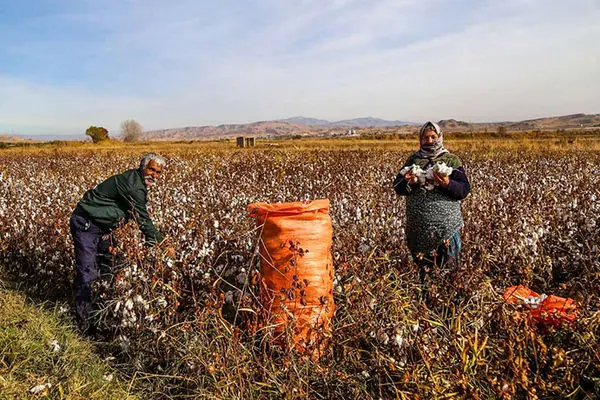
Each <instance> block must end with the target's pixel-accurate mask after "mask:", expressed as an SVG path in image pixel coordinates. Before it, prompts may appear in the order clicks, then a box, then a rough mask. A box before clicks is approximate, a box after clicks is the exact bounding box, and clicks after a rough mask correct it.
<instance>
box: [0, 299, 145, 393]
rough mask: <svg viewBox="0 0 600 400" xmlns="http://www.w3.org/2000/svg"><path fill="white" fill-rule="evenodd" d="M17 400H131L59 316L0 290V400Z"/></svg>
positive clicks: (111, 372) (122, 385)
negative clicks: (36, 388) (47, 399)
mask: <svg viewBox="0 0 600 400" xmlns="http://www.w3.org/2000/svg"><path fill="white" fill-rule="evenodd" d="M48 384H49V385H50V386H49V387H46V388H44V389H41V388H38V389H39V392H38V393H37V394H32V393H31V391H32V389H33V388H35V387H36V386H41V385H48ZM22 398H52V399H115V400H116V399H119V400H123V399H134V398H136V397H135V396H133V395H132V394H130V393H129V391H128V388H127V383H126V382H123V381H121V380H119V377H118V374H117V372H116V371H114V370H113V369H111V368H110V366H108V365H107V364H106V363H104V362H103V361H102V360H101V359H99V358H98V357H97V356H96V355H94V354H93V352H92V347H91V345H90V343H88V342H86V341H85V340H82V339H81V338H80V337H79V336H78V335H77V334H76V333H74V332H73V330H72V328H71V327H69V326H68V325H65V324H64V323H61V320H60V316H59V310H55V311H49V310H46V309H44V308H43V307H41V306H34V305H31V304H28V303H27V301H26V299H25V297H24V296H23V295H22V294H19V293H17V292H14V291H11V290H6V289H2V288H0V399H22Z"/></svg>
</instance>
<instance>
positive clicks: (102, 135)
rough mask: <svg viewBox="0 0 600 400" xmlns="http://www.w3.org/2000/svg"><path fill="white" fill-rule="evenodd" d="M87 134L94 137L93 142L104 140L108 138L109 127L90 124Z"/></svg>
mask: <svg viewBox="0 0 600 400" xmlns="http://www.w3.org/2000/svg"><path fill="white" fill-rule="evenodd" d="M85 134H86V135H88V136H89V137H91V138H92V142H94V143H98V142H101V141H103V140H108V129H106V128H103V127H101V126H94V125H92V126H90V127H89V128H87V130H86V131H85Z"/></svg>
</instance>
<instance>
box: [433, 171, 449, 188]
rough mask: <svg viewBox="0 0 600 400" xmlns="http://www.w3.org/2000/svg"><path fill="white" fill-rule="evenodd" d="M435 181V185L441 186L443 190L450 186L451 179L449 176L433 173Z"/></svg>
mask: <svg viewBox="0 0 600 400" xmlns="http://www.w3.org/2000/svg"><path fill="white" fill-rule="evenodd" d="M433 180H434V181H435V183H437V184H438V186H441V187H443V188H445V187H448V185H449V184H450V177H449V176H447V175H442V174H440V173H439V172H434V173H433Z"/></svg>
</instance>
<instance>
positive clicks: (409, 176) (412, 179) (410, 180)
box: [404, 171, 417, 183]
mask: <svg viewBox="0 0 600 400" xmlns="http://www.w3.org/2000/svg"><path fill="white" fill-rule="evenodd" d="M404 180H406V182H408V183H415V182H416V181H417V176H416V175H415V174H414V173H413V172H412V171H408V172H407V173H406V174H404Z"/></svg>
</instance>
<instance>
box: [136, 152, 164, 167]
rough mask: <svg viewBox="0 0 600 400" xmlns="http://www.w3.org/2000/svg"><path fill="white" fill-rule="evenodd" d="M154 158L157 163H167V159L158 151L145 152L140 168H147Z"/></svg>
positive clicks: (162, 164)
mask: <svg viewBox="0 0 600 400" xmlns="http://www.w3.org/2000/svg"><path fill="white" fill-rule="evenodd" d="M152 160H154V162H155V163H157V164H158V165H161V166H164V165H165V159H164V158H162V157H161V156H159V155H158V154H156V153H147V154H144V156H143V157H142V159H141V161H140V170H141V171H143V170H145V169H146V167H147V166H148V163H150V161H152Z"/></svg>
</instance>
